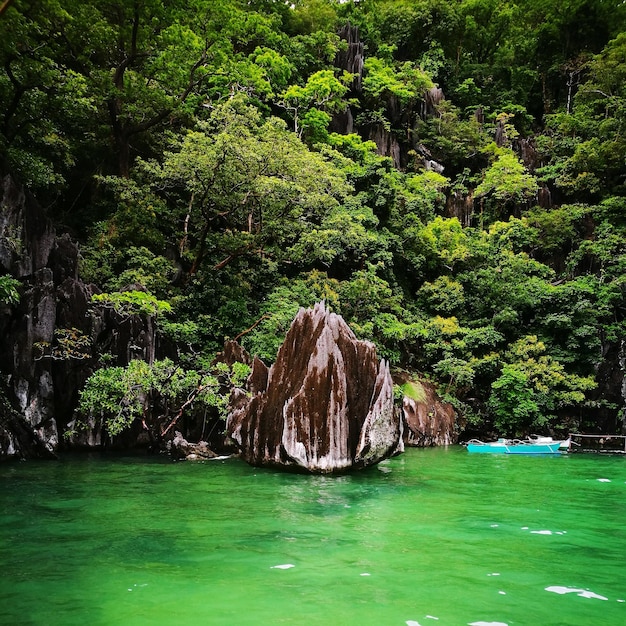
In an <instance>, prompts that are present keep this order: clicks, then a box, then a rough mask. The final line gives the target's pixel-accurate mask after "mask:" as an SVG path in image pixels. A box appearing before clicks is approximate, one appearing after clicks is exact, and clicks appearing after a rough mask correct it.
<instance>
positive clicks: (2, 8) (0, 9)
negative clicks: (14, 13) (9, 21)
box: [0, 0, 13, 17]
mask: <svg viewBox="0 0 626 626" xmlns="http://www.w3.org/2000/svg"><path fill="white" fill-rule="evenodd" d="M12 2H13V0H4V2H3V3H2V4H0V17H2V15H3V14H4V12H5V11H6V10H7V9H8V8H9V6H11V3H12Z"/></svg>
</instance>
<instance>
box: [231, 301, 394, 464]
mask: <svg viewBox="0 0 626 626" xmlns="http://www.w3.org/2000/svg"><path fill="white" fill-rule="evenodd" d="M249 385H250V389H251V391H252V397H250V398H248V399H244V398H243V397H242V395H241V394H240V395H239V396H238V397H237V398H236V400H235V405H234V406H235V408H234V409H233V410H232V412H231V414H230V415H229V418H228V421H227V426H226V428H227V432H228V434H229V435H230V436H231V437H232V439H233V440H234V441H235V442H236V443H237V445H238V446H239V448H240V450H241V454H242V456H243V458H244V459H245V460H246V461H247V462H248V463H250V464H252V465H269V466H280V467H286V468H292V469H298V470H304V471H309V472H314V473H331V472H337V471H345V470H348V469H351V468H361V467H365V466H368V465H372V464H375V463H377V462H379V461H381V460H383V459H385V458H387V457H389V456H391V455H393V454H395V453H398V452H402V451H403V449H404V447H403V442H402V422H401V419H400V418H399V416H398V415H397V414H396V412H395V411H394V406H393V381H392V379H391V375H390V373H389V366H388V364H387V363H386V362H385V361H379V360H378V358H377V356H376V349H375V347H374V345H373V344H371V343H369V342H366V341H360V340H358V339H357V338H356V336H355V335H354V333H353V332H352V330H351V329H350V328H349V327H348V325H347V324H346V323H345V321H344V320H343V319H342V318H341V317H340V316H339V315H336V314H334V313H331V312H329V311H327V310H326V308H325V306H324V304H323V303H318V304H316V305H315V307H314V308H313V309H307V310H305V309H300V311H299V312H298V314H297V316H296V318H295V319H294V321H293V323H292V325H291V328H290V329H289V331H288V333H287V336H286V337H285V341H284V343H283V344H282V346H281V347H280V349H279V351H278V355H277V357H276V361H275V363H274V364H273V365H272V366H271V367H270V368H267V367H266V366H265V365H264V364H263V363H262V362H261V361H260V360H259V359H255V360H254V363H253V366H252V373H251V374H250V381H249Z"/></svg>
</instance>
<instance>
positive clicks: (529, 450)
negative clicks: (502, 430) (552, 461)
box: [467, 441, 561, 454]
mask: <svg viewBox="0 0 626 626" xmlns="http://www.w3.org/2000/svg"><path fill="white" fill-rule="evenodd" d="M560 446H561V442H560V441H553V442H550V443H533V442H530V443H519V442H515V443H509V442H506V441H494V442H492V443H468V444H467V451H468V452H475V453H479V454H559V448H560Z"/></svg>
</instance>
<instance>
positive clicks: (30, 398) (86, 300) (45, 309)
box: [0, 176, 155, 459]
mask: <svg viewBox="0 0 626 626" xmlns="http://www.w3.org/2000/svg"><path fill="white" fill-rule="evenodd" d="M0 184H1V187H0V271H1V272H3V273H4V274H10V275H11V276H13V277H14V278H17V279H19V280H20V282H21V283H22V286H21V288H20V301H19V304H17V305H16V306H8V305H0V373H1V374H2V384H1V388H0V396H4V399H3V402H2V409H1V410H0V413H1V415H0V459H2V458H7V457H18V458H23V457H32V456H50V455H53V454H54V452H55V451H56V450H57V449H58V447H59V446H60V445H63V443H64V442H63V440H62V438H61V436H60V434H61V432H62V431H63V430H64V428H65V426H66V425H67V424H68V423H69V422H70V420H71V419H72V413H73V411H74V408H75V406H76V403H77V400H78V392H79V390H80V389H81V388H82V387H83V385H84V382H85V380H86V379H87V377H88V376H89V375H90V374H91V373H92V371H93V368H94V367H95V365H96V362H97V360H98V355H100V354H102V353H103V352H110V353H111V354H113V355H115V357H116V359H117V361H118V364H125V363H127V362H128V360H129V359H130V358H131V357H133V356H134V357H135V358H137V357H139V358H149V357H150V355H151V354H153V352H154V346H155V331H154V328H153V324H152V320H151V319H149V318H147V317H145V316H132V317H130V318H124V319H122V318H118V317H116V314H115V313H114V312H112V311H110V310H107V309H102V308H96V307H92V306H91V305H90V299H91V296H92V295H93V293H95V292H96V291H97V288H96V287H95V286H94V285H88V284H85V283H84V282H82V281H81V280H80V279H79V278H78V247H77V245H76V244H75V243H74V242H73V241H72V240H71V239H70V237H69V236H68V235H66V234H61V235H59V234H57V232H56V230H55V228H54V226H53V225H52V223H51V222H50V220H49V219H48V218H47V216H46V215H45V213H44V211H43V210H42V209H41V207H40V206H39V205H38V203H37V202H36V201H35V199H34V198H33V197H32V196H31V195H30V194H28V192H26V191H25V190H24V189H23V188H22V187H20V186H19V185H18V184H17V183H16V182H15V181H14V180H13V178H12V177H11V176H5V177H4V178H2V180H1V183H0ZM101 442H102V437H101V432H100V429H99V427H98V426H97V425H94V430H93V431H92V432H90V433H88V434H87V435H86V437H85V441H81V442H80V443H83V444H86V445H97V444H99V443H101Z"/></svg>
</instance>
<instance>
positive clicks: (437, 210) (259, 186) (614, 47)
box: [0, 0, 626, 435]
mask: <svg viewBox="0 0 626 626" xmlns="http://www.w3.org/2000/svg"><path fill="white" fill-rule="evenodd" d="M0 27H1V28H2V32H3V37H2V41H1V42H0V59H1V63H0V165H1V167H2V170H3V171H4V172H12V173H13V174H15V175H16V176H17V177H18V178H19V179H20V181H21V182H22V183H24V184H25V185H26V186H27V187H28V188H29V189H30V191H32V192H33V193H34V194H35V195H36V197H37V198H38V200H39V201H40V203H41V204H42V205H45V206H48V207H49V214H50V216H51V217H52V218H53V219H54V220H55V222H56V223H58V224H62V225H64V226H66V227H67V228H68V229H71V231H72V233H73V234H74V236H75V237H76V238H78V239H79V241H80V243H81V253H82V261H81V263H82V264H81V272H82V276H83V278H84V279H85V280H87V281H90V282H93V283H95V284H96V285H97V286H98V287H99V288H100V289H101V290H102V291H105V292H106V293H104V294H100V295H98V296H95V299H96V300H99V301H100V303H101V304H102V305H104V306H108V307H111V308H113V309H114V310H115V311H117V312H118V313H120V314H128V315H132V314H142V315H154V316H155V318H156V323H157V324H158V328H159V332H160V333H161V336H162V337H163V338H166V339H167V341H168V342H169V345H175V346H176V351H175V352H176V356H175V357H174V354H162V355H157V356H158V358H157V360H156V361H155V362H154V363H139V362H134V361H132V362H131V363H128V364H125V365H122V366H120V367H111V368H104V369H100V370H98V371H96V372H95V374H94V375H93V377H92V378H91V379H90V380H89V382H88V384H87V387H86V388H85V390H84V392H83V395H82V397H81V410H83V411H84V412H92V411H93V412H102V411H103V412H104V413H105V414H106V415H107V416H108V417H107V420H108V421H107V427H108V429H109V432H110V433H111V434H115V433H116V432H118V431H119V430H120V429H121V428H123V427H125V426H127V425H128V424H129V421H132V419H135V418H138V419H144V418H145V417H146V415H147V412H150V411H152V412H155V416H154V417H156V416H158V415H161V416H163V415H166V416H169V417H171V415H172V407H173V406H177V407H178V408H180V407H181V406H182V405H184V403H185V401H186V398H189V397H190V394H192V393H195V394H196V396H194V397H195V398H197V401H198V402H199V401H200V400H202V401H206V402H208V403H209V404H215V405H220V403H221V402H222V400H221V399H219V400H218V399H217V397H216V396H214V395H211V394H215V388H216V384H217V383H216V382H215V380H217V379H215V378H212V379H210V380H209V379H208V378H206V377H207V376H209V373H208V372H209V369H208V368H207V367H206V366H204V364H205V363H209V362H210V361H211V359H212V355H213V354H215V352H217V351H218V350H219V349H220V348H221V346H222V344H223V342H224V339H225V338H234V337H241V342H242V343H243V345H244V347H246V348H247V349H248V350H249V351H250V352H251V353H255V354H258V355H260V356H261V357H262V358H263V359H265V360H266V361H269V360H271V359H272V358H274V356H275V354H276V349H277V347H278V345H280V343H281V342H282V339H283V337H284V334H285V333H286V331H287V329H288V327H289V324H290V323H291V320H292V319H293V316H294V315H295V312H296V311H297V310H298V308H299V307H300V306H311V305H313V304H314V303H315V302H317V301H320V300H324V301H325V302H326V303H327V306H328V307H330V308H331V309H332V310H333V311H335V312H337V313H340V314H341V315H342V316H343V317H344V319H345V320H346V321H347V322H348V324H349V325H350V326H351V327H352V328H353V329H354V331H355V332H356V333H357V335H358V336H359V337H360V338H364V339H368V340H371V341H373V342H374V343H375V344H376V346H377V348H378V351H379V354H381V355H382V356H383V357H385V358H387V359H389V360H390V361H391V363H392V365H395V366H398V367H401V368H403V369H405V370H407V371H412V372H420V373H421V374H423V375H425V376H427V377H429V378H430V379H431V380H433V381H434V382H436V383H437V384H438V385H439V389H440V391H441V393H443V394H445V396H446V398H448V399H450V400H451V401H453V402H454V403H455V405H456V406H457V408H458V409H459V411H460V412H461V413H462V414H463V415H464V416H465V417H466V418H467V419H468V423H469V427H470V428H472V429H474V430H476V431H481V430H482V431H486V430H489V429H496V430H498V431H499V432H501V433H502V434H511V435H515V434H517V435H520V434H524V433H528V432H531V431H534V430H544V431H548V430H551V431H558V430H559V429H560V428H563V429H564V428H571V427H580V428H594V427H596V426H597V427H600V423H599V422H598V420H602V425H605V424H608V425H610V427H611V428H617V427H619V426H620V425H621V424H622V419H623V417H624V404H623V399H622V398H621V397H620V390H619V385H618V386H617V387H615V385H614V384H613V383H607V381H606V380H605V379H603V377H602V376H603V374H602V372H603V371H607V370H611V369H615V368H619V367H620V366H619V358H620V357H619V354H620V350H621V348H620V345H621V344H620V342H622V341H623V338H624V336H625V334H626V333H625V330H626V328H625V311H626V301H625V293H626V290H625V281H626V279H625V278H624V277H625V276H626V271H625V269H626V163H625V161H624V154H626V139H625V137H626V133H625V132H624V124H625V123H626V86H625V85H626V81H625V80H624V79H625V72H626V69H625V68H626V5H624V3H623V2H621V0H604V1H603V2H594V1H592V0H568V1H567V2H563V1H562V0H542V1H541V2H539V1H537V0H458V1H456V2H445V1H443V0H415V1H413V2H405V1H404V0H365V1H360V2H357V1H356V0H352V1H348V2H337V1H335V0H299V1H298V2H295V3H294V4H284V3H276V2H269V1H266V0H254V1H252V2H241V1H240V0H193V2H191V3H190V2H181V1H179V0H176V1H174V2H168V3H165V4H163V3H160V2H156V1H154V0H131V1H122V0H106V1H104V2H102V1H100V2H95V1H92V0H87V1H84V0H80V1H79V0H66V1H65V2H63V3H59V2H56V1H55V0H45V1H43V2H31V1H30V0H13V2H11V3H10V4H9V5H8V6H7V7H6V10H5V11H4V12H3V13H2V14H1V15H0ZM13 243H14V240H13V239H12V238H11V237H9V236H6V237H3V238H2V249H3V250H10V249H11V246H12V245H13ZM18 294H19V283H18V282H16V281H15V279H13V278H11V277H9V276H1V277H0V305H1V306H11V305H13V304H15V303H16V302H17V299H18ZM616 355H617V356H616ZM170 359H173V360H170ZM610 359H612V361H609V360H610ZM611 384H612V385H613V386H612V387H611V386H610V385H611ZM194 390H195V391H194ZM199 390H202V391H201V392H200V391H199ZM111 403H112V404H111ZM157 405H158V406H157ZM165 405H167V408H164V406H165ZM169 417H168V418H169Z"/></svg>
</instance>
